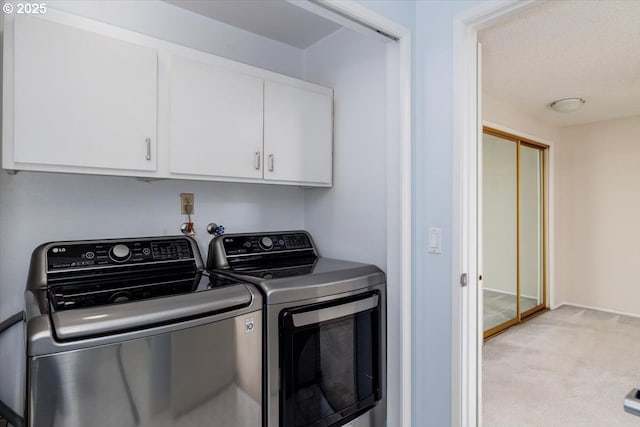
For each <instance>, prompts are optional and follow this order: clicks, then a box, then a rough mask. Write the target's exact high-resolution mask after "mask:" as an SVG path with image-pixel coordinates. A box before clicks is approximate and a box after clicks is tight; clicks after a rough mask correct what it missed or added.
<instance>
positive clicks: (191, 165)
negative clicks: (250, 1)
mask: <svg viewBox="0 0 640 427" xmlns="http://www.w3.org/2000/svg"><path fill="white" fill-rule="evenodd" d="M4 23H5V32H4V52H3V61H4V69H3V71H4V76H3V85H4V86H3V88H4V91H3V95H2V97H3V104H4V105H3V120H4V121H3V131H2V132H3V139H2V152H3V156H2V166H3V167H4V168H5V169H9V170H35V171H48V172H74V173H85V174H98V175H124V176H136V177H140V178H150V179H166V178H169V179H197V180H211V181H236V182H262V183H265V182H268V183H272V184H289V185H304V186H321V187H327V186H331V185H332V166H333V141H332V136H333V110H332V108H333V91H332V90H331V89H329V88H325V87H322V86H318V85H316V84H313V83H309V82H305V81H302V80H299V79H296V78H293V77H289V76H285V75H282V74H278V73H274V72H271V71H267V70H263V69H260V68H257V67H253V66H250V65H247V64H242V63H239V62H236V61H232V60H229V59H226V58H223V57H220V56H216V55H213V54H210V53H206V52H202V51H198V50H195V49H191V48H189V47H185V46H180V45H177V44H174V43H170V42H167V41H163V40H159V39H156V38H153V37H150V36H147V35H144V34H140V33H136V32H133V31H130V30H126V29H123V28H119V27H116V26H113V25H109V24H105V23H102V22H98V21H95V20H92V19H88V18H83V17H80V16H75V15H72V14H69V13H67V12H64V11H60V10H55V9H54V8H51V9H50V10H47V15H46V16H44V15H43V16H30V15H15V14H12V15H6V16H5V17H4Z"/></svg>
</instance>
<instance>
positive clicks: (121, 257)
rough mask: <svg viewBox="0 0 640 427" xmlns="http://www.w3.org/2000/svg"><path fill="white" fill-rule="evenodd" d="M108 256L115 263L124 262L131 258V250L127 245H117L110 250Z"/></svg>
mask: <svg viewBox="0 0 640 427" xmlns="http://www.w3.org/2000/svg"><path fill="white" fill-rule="evenodd" d="M109 256H110V257H111V259H112V260H114V261H116V262H124V261H126V260H128V259H129V257H130V256H131V249H129V247H128V246H127V245H123V244H118V245H115V246H114V247H112V248H111V250H110V251H109Z"/></svg>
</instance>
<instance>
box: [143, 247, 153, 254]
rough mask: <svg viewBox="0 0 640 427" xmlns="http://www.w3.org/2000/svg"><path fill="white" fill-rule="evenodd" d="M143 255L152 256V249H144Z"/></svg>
mask: <svg viewBox="0 0 640 427" xmlns="http://www.w3.org/2000/svg"><path fill="white" fill-rule="evenodd" d="M142 254H143V255H149V254H151V249H149V248H144V249H142Z"/></svg>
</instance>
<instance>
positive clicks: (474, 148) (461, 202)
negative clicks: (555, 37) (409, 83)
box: [451, 0, 540, 427]
mask: <svg viewBox="0 0 640 427" xmlns="http://www.w3.org/2000/svg"><path fill="white" fill-rule="evenodd" d="M537 4H540V2H537V1H535V0H493V1H487V2H482V3H480V4H477V5H476V6H474V7H471V8H468V9H465V10H464V11H462V12H461V13H460V14H458V15H456V16H455V17H454V20H453V52H454V55H453V57H454V61H453V77H454V78H453V165H452V166H453V206H452V208H453V230H452V275H451V277H452V283H451V286H452V301H451V303H452V307H451V321H452V325H451V326H452V337H451V345H452V348H451V355H452V369H451V424H452V425H453V426H465V427H467V426H468V427H471V426H481V425H482V418H481V414H482V410H481V408H482V352H481V349H482V340H483V331H482V320H481V319H480V318H479V317H480V315H481V310H479V307H480V306H479V304H481V303H482V295H481V293H480V292H479V289H480V283H481V282H480V274H481V271H480V269H479V267H480V265H481V258H480V257H481V256H482V254H481V251H480V250H479V247H480V245H481V243H482V235H481V229H480V227H478V223H479V220H480V219H481V217H480V213H479V210H478V201H479V200H481V199H480V198H479V197H481V191H480V189H479V185H478V184H479V180H478V176H479V175H478V173H479V170H478V166H479V163H478V162H479V161H481V160H482V157H481V156H482V152H481V150H479V143H480V141H482V104H481V101H482V98H481V90H480V89H481V81H482V80H481V74H480V67H479V65H480V58H481V51H480V49H479V47H478V31H480V30H482V29H484V28H487V27H489V26H491V25H493V24H494V23H496V22H497V21H499V20H501V19H504V18H507V17H509V16H511V15H514V14H517V13H521V12H522V11H524V10H526V9H528V8H530V7H532V6H535V5H537Z"/></svg>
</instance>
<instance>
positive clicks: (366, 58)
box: [305, 29, 387, 270]
mask: <svg viewBox="0 0 640 427" xmlns="http://www.w3.org/2000/svg"><path fill="white" fill-rule="evenodd" d="M305 78H306V79H307V80H310V81H313V82H315V83H318V84H322V85H326V86H329V87H333V88H334V90H335V98H334V108H335V111H334V120H335V121H334V169H333V183H334V187H333V188H332V189H308V190H306V191H305V225H306V227H307V229H308V231H309V232H310V233H311V234H312V235H313V236H314V239H315V241H316V243H317V244H318V246H319V247H320V249H321V250H322V255H323V256H327V257H332V258H343V259H348V260H353V261H361V262H367V263H372V264H376V265H378V266H379V267H380V268H382V269H383V270H386V263H387V258H386V247H387V245H386V225H387V224H386V203H387V202H386V201H387V198H386V182H387V181H386V180H387V177H386V149H387V148H386V147H387V145H386V144H387V142H386V136H387V135H386V119H387V108H386V88H387V80H386V46H385V44H384V43H381V42H379V41H377V40H373V39H371V38H369V37H366V36H363V35H360V34H357V33H354V32H352V31H349V30H346V29H343V30H340V31H338V32H337V33H334V34H332V35H330V36H328V37H326V38H325V39H323V40H321V41H320V42H318V43H316V44H314V45H313V46H312V47H310V48H309V49H307V51H306V55H305Z"/></svg>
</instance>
